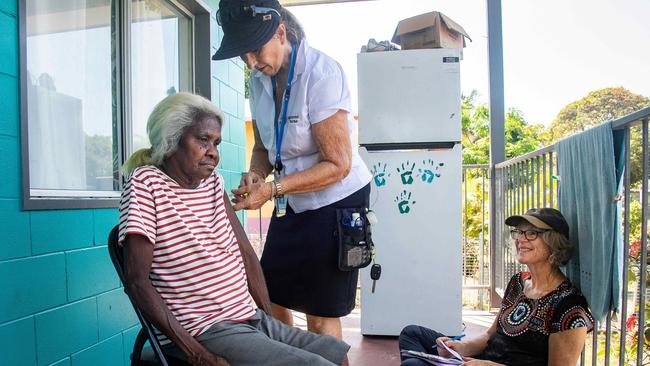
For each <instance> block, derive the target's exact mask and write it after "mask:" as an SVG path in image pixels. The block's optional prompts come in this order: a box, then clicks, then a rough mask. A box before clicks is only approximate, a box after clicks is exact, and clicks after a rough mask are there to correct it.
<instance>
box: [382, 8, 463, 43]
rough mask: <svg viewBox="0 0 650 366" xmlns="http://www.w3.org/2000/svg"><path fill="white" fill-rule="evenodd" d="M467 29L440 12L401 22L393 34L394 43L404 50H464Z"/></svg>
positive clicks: (417, 16)
mask: <svg viewBox="0 0 650 366" xmlns="http://www.w3.org/2000/svg"><path fill="white" fill-rule="evenodd" d="M465 37H467V39H469V40H470V41H471V40H472V39H471V38H469V35H468V34H467V32H465V29H463V27H461V26H460V25H459V24H458V23H456V22H454V21H453V20H451V19H450V18H449V17H447V16H446V15H444V14H443V13H441V12H438V11H432V12H430V13H425V14H420V15H416V16H414V17H411V18H407V19H404V20H401V21H400V22H399V23H398V24H397V28H396V29H395V33H394V34H393V39H392V40H391V41H392V42H393V43H397V44H399V45H400V46H402V49H403V50H413V49H422V48H464V47H465Z"/></svg>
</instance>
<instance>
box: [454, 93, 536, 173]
mask: <svg viewBox="0 0 650 366" xmlns="http://www.w3.org/2000/svg"><path fill="white" fill-rule="evenodd" d="M477 96H478V94H477V92H476V91H472V93H470V95H468V96H463V97H462V105H461V118H462V119H461V121H462V127H463V135H462V144H463V164H487V163H489V161H490V155H489V152H490V112H489V110H488V106H487V105H485V104H478V103H477V102H476V98H477ZM544 133H545V131H544V126H542V125H541V124H533V125H531V124H528V122H526V120H525V119H524V117H523V115H522V113H521V111H519V110H518V109H516V108H510V109H508V111H507V113H506V120H505V134H506V136H505V137H506V159H510V158H514V157H516V156H519V155H522V154H526V153H529V152H531V151H535V150H537V149H539V148H541V147H543V146H544V145H543V143H544V141H545V140H546V138H545V136H544Z"/></svg>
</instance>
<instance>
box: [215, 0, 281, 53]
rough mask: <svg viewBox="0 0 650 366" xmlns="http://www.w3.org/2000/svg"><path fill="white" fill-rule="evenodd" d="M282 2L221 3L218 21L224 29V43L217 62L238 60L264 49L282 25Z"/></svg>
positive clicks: (246, 0)
mask: <svg viewBox="0 0 650 366" xmlns="http://www.w3.org/2000/svg"><path fill="white" fill-rule="evenodd" d="M280 9H281V6H280V3H279V2H278V0H221V1H220V2H219V10H218V11H217V22H218V23H219V25H220V26H221V27H222V28H223V33H224V35H223V40H222V41H221V45H220V46H219V49H218V50H217V52H215V54H214V55H213V56H212V59H213V60H225V59H228V58H233V57H238V56H241V55H243V54H244V53H246V52H252V51H255V50H258V49H259V48H261V47H262V46H263V45H264V44H266V42H268V41H269V40H270V39H271V37H273V35H274V34H275V31H276V30H277V29H278V26H279V25H280V21H281V16H280Z"/></svg>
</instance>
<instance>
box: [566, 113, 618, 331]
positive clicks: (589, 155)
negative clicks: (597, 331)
mask: <svg viewBox="0 0 650 366" xmlns="http://www.w3.org/2000/svg"><path fill="white" fill-rule="evenodd" d="M625 133H626V132H625V131H616V132H614V131H612V126H611V123H609V122H606V123H603V124H601V125H598V126H595V127H593V128H591V129H589V130H587V131H584V132H582V133H579V134H577V135H573V136H571V137H568V138H566V139H564V140H561V141H559V142H557V144H556V149H557V160H558V162H557V163H558V170H559V173H560V182H559V199H558V202H559V206H560V211H561V212H562V213H563V214H564V216H565V217H566V219H567V222H568V223H569V228H570V239H571V241H572V242H573V243H574V245H575V246H576V249H575V251H574V255H573V258H572V259H571V261H570V262H569V264H568V265H567V267H566V274H567V276H568V277H569V279H570V280H571V282H573V284H574V285H576V286H578V287H579V288H580V289H581V291H582V293H583V294H584V295H585V297H586V298H587V301H588V302H589V306H590V308H591V312H592V314H593V316H594V317H595V318H596V319H599V320H601V321H602V320H603V319H604V318H605V316H606V315H607V312H608V311H609V310H610V309H617V308H618V305H619V296H620V290H621V279H622V268H623V266H622V264H623V263H622V252H623V251H622V236H621V225H620V224H621V201H620V200H618V199H617V197H620V196H619V194H620V192H621V190H622V185H621V181H622V179H621V178H622V175H623V169H624V161H625V159H624V158H623V156H624V148H625V147H624V146H625V145H624V144H623V141H624V139H625Z"/></svg>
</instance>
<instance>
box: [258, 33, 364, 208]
mask: <svg viewBox="0 0 650 366" xmlns="http://www.w3.org/2000/svg"><path fill="white" fill-rule="evenodd" d="M291 85H292V86H291V98H290V99H289V103H288V107H287V121H286V124H285V127H284V137H283V140H282V148H281V152H280V154H281V156H282V165H283V166H284V168H283V169H282V175H283V176H285V175H291V174H293V173H296V172H299V171H303V170H306V169H309V168H311V167H312V166H314V165H316V164H317V163H318V162H319V161H320V156H319V150H318V145H317V144H316V142H315V141H314V137H313V135H312V128H311V125H312V124H316V123H319V122H321V121H323V120H325V119H327V118H329V117H331V116H332V115H334V113H336V112H337V111H338V110H344V111H347V112H348V133H349V134H350V136H352V129H353V128H354V123H355V122H354V119H353V118H352V116H351V115H350V114H349V112H350V111H351V106H350V91H349V89H348V84H347V80H346V79H345V74H344V73H343V69H342V68H341V65H339V64H338V62H336V61H335V60H333V59H332V58H331V57H329V56H327V55H326V54H324V53H322V52H320V51H318V50H316V49H314V48H311V47H309V45H308V44H307V41H304V40H303V41H302V43H301V44H300V47H299V48H298V50H297V54H296V64H295V66H294V75H293V79H292V81H291ZM250 103H251V115H252V117H253V123H255V124H256V126H257V129H258V130H259V132H260V137H261V139H262V142H263V143H264V147H266V150H267V151H268V153H269V154H268V155H269V161H270V162H271V164H272V165H273V164H274V163H275V154H276V149H275V131H274V127H273V120H274V115H273V114H274V112H275V107H274V103H273V85H272V83H271V78H270V77H269V76H266V75H264V74H263V73H262V72H260V71H258V70H253V72H252V74H251V77H250ZM371 179H372V176H371V175H370V172H369V171H368V168H367V167H366V165H365V164H364V162H363V161H362V160H361V157H360V156H359V153H358V151H357V149H356V148H355V147H353V148H352V167H351V169H350V173H349V174H348V175H347V176H346V177H345V178H343V180H341V181H339V182H336V183H334V184H333V185H331V186H329V187H327V188H325V189H323V190H321V191H318V192H310V193H300V194H289V195H287V199H288V203H289V205H290V206H291V208H293V210H294V211H295V212H297V213H299V212H303V211H307V210H314V209H317V208H320V207H323V206H327V205H329V204H331V203H334V202H336V201H339V200H341V199H343V198H345V197H347V196H349V195H350V194H352V193H354V192H356V191H358V190H359V189H361V188H363V187H364V186H365V185H366V184H368V183H369V182H370V180H371Z"/></svg>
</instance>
